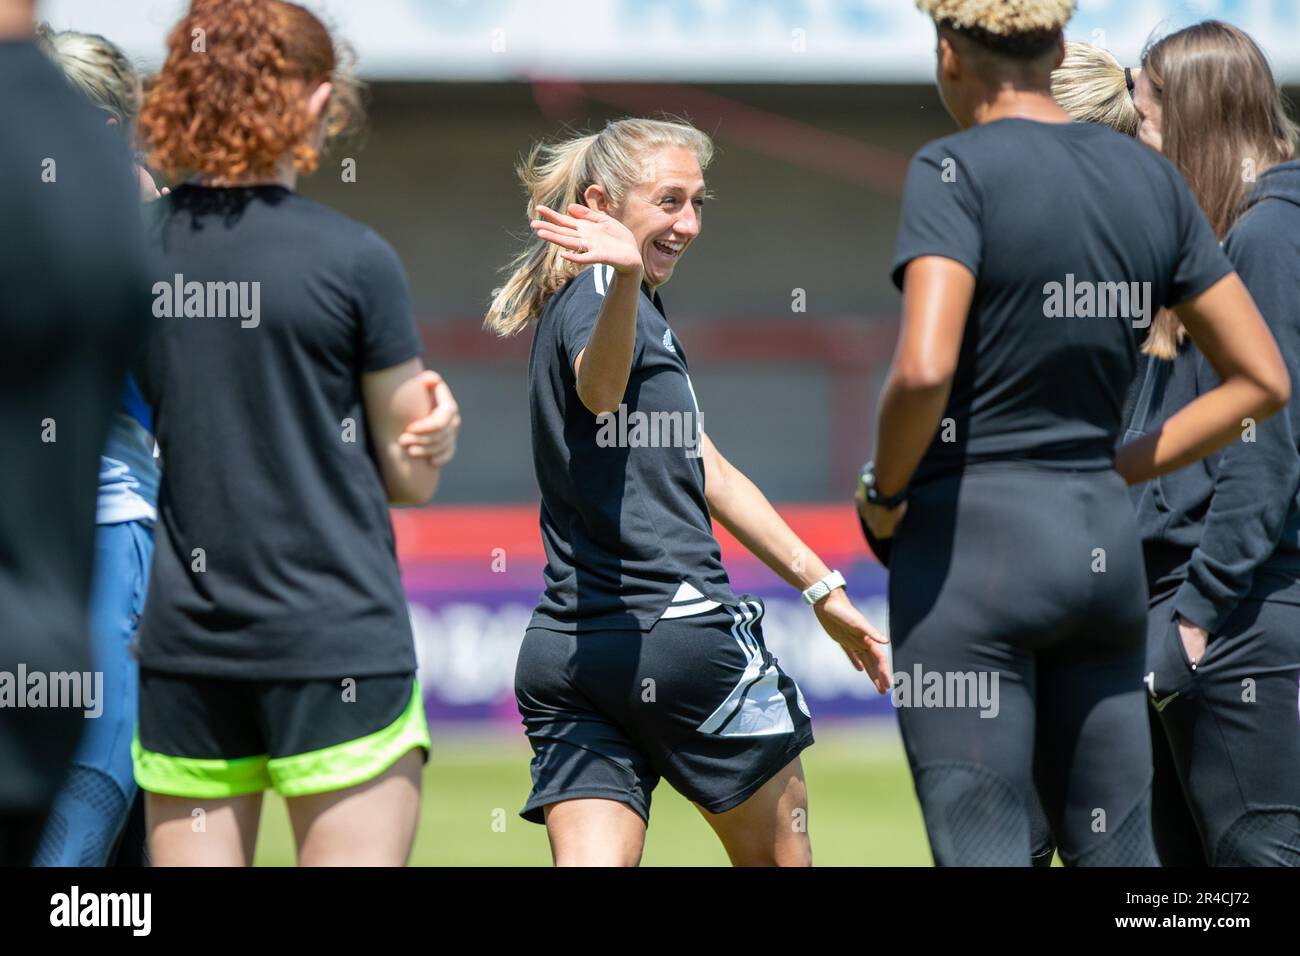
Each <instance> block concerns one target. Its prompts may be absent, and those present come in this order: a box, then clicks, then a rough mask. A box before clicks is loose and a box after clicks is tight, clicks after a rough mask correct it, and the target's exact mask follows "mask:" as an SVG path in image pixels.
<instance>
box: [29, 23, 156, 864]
mask: <svg viewBox="0 0 1300 956" xmlns="http://www.w3.org/2000/svg"><path fill="white" fill-rule="evenodd" d="M37 38H38V43H39V45H40V46H41V48H42V50H43V51H44V52H45V53H46V54H47V55H48V56H49V57H50V58H51V60H53V61H54V63H55V65H56V66H58V67H59V69H60V70H61V71H62V72H63V74H64V76H65V77H67V79H68V82H69V83H70V84H71V85H72V86H73V88H74V89H76V90H78V91H79V92H81V93H82V94H84V95H85V96H86V97H87V99H89V100H90V102H91V103H93V104H94V105H95V106H97V107H98V108H99V109H100V110H101V111H102V114H101V115H102V116H103V119H104V123H105V124H106V125H107V126H109V127H110V128H111V129H113V131H114V132H116V133H118V134H120V135H121V137H122V140H123V143H124V144H125V145H126V146H127V147H128V148H129V147H130V146H131V145H132V143H133V136H134V133H135V119H136V115H137V114H138V113H139V112H140V98H141V86H140V78H139V76H138V75H137V74H136V71H135V68H134V67H133V66H132V65H131V62H130V60H128V59H127V57H126V55H125V54H124V53H123V52H122V51H121V50H120V49H118V48H117V47H116V46H115V45H114V44H112V43H111V42H109V41H108V40H106V39H105V38H104V37H102V36H97V35H94V34H88V33H78V32H76V31H74V30H63V31H60V32H57V33H56V32H54V31H52V30H50V29H49V27H48V26H47V25H45V24H41V25H40V26H39V27H38V28H37ZM137 175H138V180H139V183H140V189H141V198H142V199H144V200H146V201H148V200H153V199H156V198H158V190H157V188H156V187H155V186H154V182H153V179H152V178H151V177H150V176H149V173H148V171H147V170H145V169H144V168H143V167H137ZM151 427H152V421H151V415H150V412H149V406H148V405H146V404H145V402H144V399H143V398H142V397H141V395H140V389H139V387H138V386H137V385H136V382H135V379H134V378H133V377H132V376H130V375H128V376H127V377H126V382H125V384H124V386H123V389H122V396H121V399H120V401H119V404H118V407H117V410H116V411H115V412H114V413H113V420H112V424H111V426H110V428H109V433H108V443H107V444H106V445H105V447H104V452H103V454H102V455H101V456H100V462H99V496H98V500H97V502H96V507H95V524H96V527H97V530H96V534H95V565H94V572H93V576H92V579H91V590H90V638H91V651H92V656H93V659H94V667H95V670H96V671H97V672H100V673H102V674H103V675H104V684H103V687H104V701H103V713H102V714H101V715H100V717H99V718H98V719H96V720H93V721H89V722H88V724H87V727H86V733H85V735H84V736H83V737H82V738H81V744H80V746H79V747H78V748H77V753H76V755H75V756H74V758H73V762H72V766H71V768H70V769H69V771H68V777H67V779H66V780H65V781H64V783H63V786H62V787H61V788H60V790H59V795H58V797H57V798H56V799H55V802H54V806H53V808H52V809H51V811H50V819H49V822H48V823H47V824H46V826H45V833H44V834H43V835H42V838H41V845H40V847H39V849H38V850H37V853H36V859H35V862H36V864H37V865H40V866H103V865H105V864H106V863H108V862H109V859H110V856H111V855H113V853H114V848H115V845H116V844H117V842H118V840H119V838H120V836H121V835H122V833H123V828H124V824H125V822H126V820H127V818H128V815H129V814H130V813H131V812H132V807H133V805H134V804H135V803H136V794H137V787H136V785H135V778H134V776H133V775H132V770H131V736H132V734H133V733H134V731H135V718H136V696H137V695H136V690H137V684H138V680H139V678H138V676H137V673H136V664H135V658H134V657H132V656H131V653H130V649H129V646H130V643H131V640H132V638H133V637H134V636H135V632H136V627H137V625H138V624H139V621H140V615H141V613H142V612H143V611H144V598H145V592H146V589H147V587H148V583H149V564H150V561H151V560H152V557H153V526H154V521H155V520H156V518H157V512H156V511H155V506H156V504H157V500H158V464H157V462H156V460H155V458H154V440H153V435H152V434H150V428H151ZM132 840H133V841H135V842H140V843H142V842H143V841H142V835H141V834H139V833H138V832H134V831H133V836H132ZM121 851H122V858H123V860H133V861H134V862H140V858H141V854H142V852H143V846H139V845H128V846H123V847H121Z"/></svg>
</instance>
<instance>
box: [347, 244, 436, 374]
mask: <svg viewBox="0 0 1300 956" xmlns="http://www.w3.org/2000/svg"><path fill="white" fill-rule="evenodd" d="M352 274H353V281H354V282H355V283H356V286H355V288H356V300H357V309H358V311H359V312H360V321H361V371H363V372H376V371H378V370H380V369H385V368H392V367H393V366H394V365H400V364H401V363H403V362H405V361H406V360H407V359H412V358H415V357H416V356H418V355H419V354H420V352H421V347H420V333H419V330H418V329H416V327H415V316H414V314H413V310H412V307H411V288H410V286H409V285H408V284H407V281H406V270H404V269H403V268H402V262H401V260H400V259H398V258H397V253H396V252H394V251H393V247H392V246H390V245H389V244H388V243H387V242H385V241H384V240H383V239H382V238H381V237H380V236H379V235H378V234H377V233H376V232H374V231H373V230H371V229H367V230H365V232H364V233H362V236H361V245H360V247H359V248H358V249H357V253H356V258H355V260H354V261H353V269H352Z"/></svg>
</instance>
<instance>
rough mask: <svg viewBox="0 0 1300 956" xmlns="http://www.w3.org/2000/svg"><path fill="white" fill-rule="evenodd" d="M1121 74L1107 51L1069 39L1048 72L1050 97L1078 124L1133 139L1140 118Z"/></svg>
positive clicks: (1117, 62) (1121, 67) (1122, 72)
mask: <svg viewBox="0 0 1300 956" xmlns="http://www.w3.org/2000/svg"><path fill="white" fill-rule="evenodd" d="M1130 76H1132V72H1131V71H1127V72H1126V71H1125V69H1124V67H1123V66H1122V65H1121V64H1120V62H1119V60H1117V59H1115V57H1114V56H1112V55H1111V54H1110V52H1109V51H1107V50H1104V49H1102V48H1101V47H1099V46H1093V45H1092V44H1091V43H1080V42H1079V41H1077V40H1071V41H1069V42H1068V43H1066V44H1065V59H1064V60H1063V61H1062V63H1061V65H1060V67H1059V68H1058V69H1056V70H1054V71H1053V72H1052V98H1053V99H1055V100H1056V105H1057V106H1059V107H1061V109H1063V110H1065V111H1066V112H1067V113H1069V114H1070V115H1071V116H1073V117H1074V118H1075V119H1076V120H1078V121H1079V122H1081V123H1099V124H1101V125H1102V126H1109V127H1110V128H1111V129H1113V130H1114V131H1115V132H1117V133H1123V134H1124V135H1125V136H1137V133H1138V126H1139V125H1140V124H1141V119H1142V118H1141V116H1139V115H1138V111H1137V106H1136V105H1135V104H1134V102H1133V94H1132V93H1131V92H1130V91H1129V77H1130Z"/></svg>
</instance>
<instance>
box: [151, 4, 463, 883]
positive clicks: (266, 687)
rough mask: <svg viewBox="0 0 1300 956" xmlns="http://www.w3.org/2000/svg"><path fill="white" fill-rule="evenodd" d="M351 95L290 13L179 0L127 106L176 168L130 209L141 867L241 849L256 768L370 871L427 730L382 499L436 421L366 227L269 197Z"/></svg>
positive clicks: (411, 791)
mask: <svg viewBox="0 0 1300 956" xmlns="http://www.w3.org/2000/svg"><path fill="white" fill-rule="evenodd" d="M196 30H202V31H203V36H204V37H205V47H206V48H205V50H204V52H202V53H196V52H195V51H194V50H193V49H192V46H191V44H192V37H193V36H194V31H196ZM358 110H359V103H358V101H357V97H356V87H355V81H354V80H353V79H352V77H351V74H350V62H349V60H348V58H347V57H346V55H345V53H344V52H343V50H342V48H341V47H339V46H336V43H335V41H334V38H333V37H332V36H331V35H330V33H329V31H328V30H327V29H326V27H325V26H324V25H323V24H322V23H321V21H320V20H319V19H318V18H317V17H316V16H315V15H314V14H312V13H311V12H309V11H308V10H307V9H305V8H304V7H302V6H299V5H297V4H293V3H286V2H280V0H195V2H194V3H193V4H192V5H191V6H190V9H189V11H188V12H187V13H186V15H185V16H184V17H183V18H182V19H181V20H180V21H179V22H178V23H177V24H176V26H175V27H174V28H173V30H172V31H171V33H170V35H169V37H168V40H167V57H166V60H165V62H164V64H163V67H162V70H161V72H160V73H159V74H158V75H157V76H156V77H155V78H154V79H153V80H152V81H151V83H150V85H149V89H148V92H147V93H146V96H145V103H144V107H143V109H142V110H141V113H140V121H139V122H140V129H141V133H142V136H143V138H144V139H145V141H146V143H147V145H148V147H149V151H150V159H151V162H152V163H153V165H154V166H156V167H157V168H158V169H160V170H161V171H163V172H164V173H166V174H167V175H168V176H170V177H176V176H178V175H185V174H189V175H190V179H189V180H188V181H186V182H184V183H183V184H181V185H179V186H177V187H176V188H174V189H173V190H172V191H171V192H170V194H169V195H168V196H166V197H164V198H162V199H160V200H159V201H158V202H157V203H154V204H151V206H150V209H151V211H152V212H154V213H156V214H157V215H156V218H155V221H154V222H152V223H151V227H152V232H151V235H150V239H151V242H152V243H153V244H154V245H155V247H156V249H157V251H158V256H159V258H160V260H161V261H160V265H159V269H158V272H157V276H158V277H159V281H158V282H156V283H155V284H154V286H153V289H154V293H155V299H154V303H153V308H154V311H155V313H156V314H158V315H160V316H161V317H162V322H161V325H160V328H159V331H158V333H157V335H155V336H154V337H153V339H152V340H151V342H150V348H149V350H148V354H147V356H146V358H145V360H144V361H143V362H142V363H141V366H140V387H141V391H142V392H143V394H144V397H145V399H146V400H147V401H148V403H149V405H150V407H151V408H152V409H153V415H154V431H155V434H156V436H157V439H158V444H159V447H160V449H161V455H162V460H163V473H162V483H161V488H160V492H159V502H158V528H157V542H156V550H155V554H154V563H153V574H152V578H151V581H150V588H149V598H148V603H147V605H146V607H145V614H144V620H143V622H142V624H141V627H140V637H139V645H140V655H139V660H140V719H139V727H138V733H137V736H136V739H135V741H134V743H133V757H134V762H135V777H136V781H137V783H139V785H140V786H141V787H142V788H143V789H144V790H145V791H146V792H147V797H146V807H147V815H148V825H149V850H150V855H151V859H152V862H153V863H154V865H157V866H175V865H208V866H237V865H246V864H249V863H251V861H252V858H253V852H254V844H255V841H256V837H257V830H258V822H259V820H260V816H261V807H262V797H263V793H264V792H265V791H266V790H269V789H275V790H276V791H278V792H279V793H280V794H281V795H282V796H283V797H285V801H286V804H287V806H288V810H289V817H290V821H291V823H292V825H293V832H294V838H295V843H296V845H297V856H298V863H299V865H303V866H308V865H385V866H397V865H401V864H403V863H405V862H406V860H407V858H408V856H409V854H410V849H411V843H412V840H413V839H414V836H415V828H416V823H417V819H418V815H419V808H420V773H421V768H422V766H423V764H424V762H425V760H426V759H427V754H428V750H429V732H428V728H427V725H426V722H425V714H424V701H423V698H422V695H421V693H420V687H419V683H418V681H417V680H416V679H415V649H414V642H413V639H412V635H411V626H410V616H409V612H408V609H407V604H406V597H405V593H404V592H403V590H402V582H401V577H400V575H399V572H398V566H397V558H396V555H395V553H394V541H393V529H392V522H391V519H390V517H389V513H388V508H387V505H388V504H390V503H391V504H423V503H425V502H427V501H428V500H429V499H430V497H431V496H432V495H433V493H434V491H435V489H436V488H437V485H438V482H439V480H440V476H441V474H442V468H443V467H444V466H445V465H446V464H447V463H448V462H449V461H450V460H451V457H452V455H453V454H454V451H455V441H456V435H457V432H458V430H459V427H460V415H459V411H458V409H457V406H456V402H455V399H454V397H453V396H452V394H451V391H450V389H449V388H448V387H447V385H446V383H445V382H443V381H442V379H441V378H440V377H439V376H438V375H437V374H436V373H434V372H431V371H426V370H425V369H424V365H423V362H422V361H421V358H420V351H421V343H420V337H419V333H418V330H417V328H416V324H415V318H414V315H413V310H412V305H411V298H410V291H409V288H408V284H407V280H406V274H405V271H404V270H403V268H402V264H401V262H400V260H399V259H398V257H397V254H396V253H395V252H394V251H393V249H392V247H391V246H390V245H389V244H388V243H387V242H386V241H384V239H382V238H381V237H380V236H379V235H378V234H376V233H375V232H374V230H372V229H370V228H368V227H366V226H365V225H363V224H362V223H359V222H356V221H354V220H352V219H349V218H347V217H345V216H343V215H342V214H340V213H338V212H336V211H334V210H333V209H330V208H328V207H326V206H323V205H321V204H319V203H316V202H312V201H311V200H309V199H307V198H306V197H304V196H302V195H301V194H300V193H298V192H297V191H296V185H297V181H298V177H299V175H300V174H305V173H309V172H312V171H314V170H315V169H316V168H317V166H318V164H319V158H320V154H321V150H322V148H323V146H324V144H325V142H326V140H327V139H328V138H329V137H330V135H331V134H333V133H337V132H339V131H340V129H342V128H344V127H346V126H347V125H348V121H349V120H350V119H354V118H356V117H357V114H358ZM196 814H197V815H199V816H200V817H201V819H202V820H203V821H204V826H203V827H195V826H194V825H193V822H194V819H195V816H196Z"/></svg>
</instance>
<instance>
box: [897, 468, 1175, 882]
mask: <svg viewBox="0 0 1300 956" xmlns="http://www.w3.org/2000/svg"><path fill="white" fill-rule="evenodd" d="M1145 585H1146V577H1145V573H1144V570H1143V565H1142V554H1141V549H1140V546H1139V542H1138V536H1137V531H1136V529H1135V527H1134V523H1133V512H1132V507H1131V505H1130V504H1129V500H1128V492H1127V489H1126V488H1125V486H1124V483H1123V481H1122V479H1121V478H1120V477H1119V475H1117V474H1116V473H1115V472H1114V471H1109V470H1108V471H1101V472H1060V471H1048V470H1043V469H1038V468H1034V467H1030V466H1017V465H988V466H978V467H973V468H968V469H967V470H966V471H965V472H964V473H962V474H960V475H955V476H952V477H949V478H944V479H940V480H938V481H934V482H930V483H928V484H926V485H923V486H922V487H920V488H919V489H917V490H916V491H915V492H914V493H913V494H912V496H911V498H910V500H909V504H908V512H907V515H906V516H905V518H904V519H903V522H902V524H901V525H900V527H899V530H898V534H897V535H896V539H895V541H894V544H893V555H892V561H891V564H890V580H889V609H890V630H891V634H892V638H893V642H894V665H893V666H894V674H895V678H896V687H895V692H894V696H895V703H896V704H897V705H898V715H899V722H900V725H901V727H902V733H903V742H904V745H905V746H906V749H907V755H908V760H909V762H910V764H911V767H912V775H913V780H914V782H915V785H916V791H917V796H918V798H919V799H920V802H921V809H922V812H923V814H924V816H925V825H926V831H927V833H928V835H929V838H930V846H931V849H932V851H933V853H934V859H935V862H936V863H937V864H939V865H941V866H943V865H957V866H974V865H992V866H1028V865H1030V862H1031V854H1032V853H1033V851H1035V850H1037V849H1038V847H1037V846H1034V845H1033V841H1032V839H1031V829H1033V828H1031V818H1032V816H1033V814H1034V802H1035V799H1036V797H1035V791H1037V795H1038V796H1040V797H1041V801H1042V808H1043V811H1044V812H1045V814H1046V820H1047V823H1048V824H1049V825H1050V828H1051V832H1052V834H1053V835H1054V836H1055V838H1056V842H1057V845H1058V846H1059V848H1060V852H1061V858H1062V860H1063V862H1065V863H1066V864H1067V865H1099V866H1155V865H1157V861H1156V856H1155V849H1154V845H1153V843H1152V836H1151V805H1150V799H1151V743H1150V738H1149V736H1148V730H1147V719H1146V706H1147V705H1146V688H1145V686H1144V684H1143V681H1142V675H1143V670H1142V666H1143V652H1144V638H1145V631H1146V587H1145ZM1038 829H1039V830H1041V826H1040V827H1039V828H1038ZM1037 836H1038V838H1039V840H1040V842H1041V836H1042V834H1041V833H1039V834H1037Z"/></svg>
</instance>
